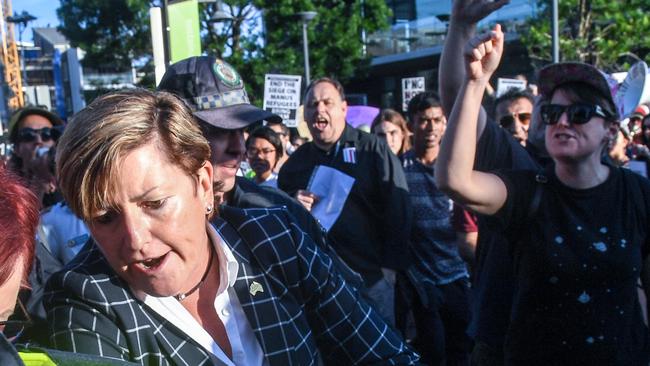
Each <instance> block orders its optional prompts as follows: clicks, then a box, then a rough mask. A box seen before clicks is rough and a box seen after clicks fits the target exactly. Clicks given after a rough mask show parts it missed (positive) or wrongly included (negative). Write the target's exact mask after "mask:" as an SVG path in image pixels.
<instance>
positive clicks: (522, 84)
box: [496, 78, 526, 98]
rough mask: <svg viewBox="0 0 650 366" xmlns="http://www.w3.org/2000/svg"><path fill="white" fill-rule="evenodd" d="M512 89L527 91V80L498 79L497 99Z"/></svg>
mask: <svg viewBox="0 0 650 366" xmlns="http://www.w3.org/2000/svg"><path fill="white" fill-rule="evenodd" d="M510 89H517V90H526V80H519V79H506V78H499V79H497V96H496V97H497V98H498V97H500V96H502V95H503V94H505V93H507V92H508V90H510Z"/></svg>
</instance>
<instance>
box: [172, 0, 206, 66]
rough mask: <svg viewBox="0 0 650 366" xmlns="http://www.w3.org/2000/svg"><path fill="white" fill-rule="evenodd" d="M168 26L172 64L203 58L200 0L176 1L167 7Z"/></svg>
mask: <svg viewBox="0 0 650 366" xmlns="http://www.w3.org/2000/svg"><path fill="white" fill-rule="evenodd" d="M167 24H168V25H169V57H170V60H169V61H170V62H171V63H174V62H177V61H180V60H183V59H186V58H188V57H192V56H201V38H200V34H199V32H200V30H199V24H200V23H199V2H198V0H184V1H176V2H172V3H170V4H169V5H167Z"/></svg>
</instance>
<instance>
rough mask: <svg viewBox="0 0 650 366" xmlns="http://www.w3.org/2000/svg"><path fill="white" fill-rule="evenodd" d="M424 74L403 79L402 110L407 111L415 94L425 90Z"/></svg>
mask: <svg viewBox="0 0 650 366" xmlns="http://www.w3.org/2000/svg"><path fill="white" fill-rule="evenodd" d="M424 86H425V85H424V76H420V77H416V78H405V79H402V110H403V111H404V112H406V111H407V109H408V105H409V102H410V101H411V99H413V97H414V96H416V95H418V94H420V93H422V92H423V91H424Z"/></svg>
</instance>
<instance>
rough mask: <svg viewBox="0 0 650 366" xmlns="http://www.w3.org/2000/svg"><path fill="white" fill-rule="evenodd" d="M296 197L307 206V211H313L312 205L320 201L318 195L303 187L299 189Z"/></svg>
mask: <svg viewBox="0 0 650 366" xmlns="http://www.w3.org/2000/svg"><path fill="white" fill-rule="evenodd" d="M295 197H296V199H297V200H298V202H300V203H301V204H302V205H303V206H305V208H306V209H307V211H311V208H312V206H313V205H315V204H316V203H317V202H318V196H316V195H315V194H313V193H311V192H309V191H306V190H303V189H299V190H298V192H296V196H295Z"/></svg>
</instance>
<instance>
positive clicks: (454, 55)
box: [438, 0, 510, 138]
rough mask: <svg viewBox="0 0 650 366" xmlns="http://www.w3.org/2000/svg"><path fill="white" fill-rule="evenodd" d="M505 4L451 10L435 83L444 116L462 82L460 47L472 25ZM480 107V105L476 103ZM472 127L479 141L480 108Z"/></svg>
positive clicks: (459, 1) (484, 1)
mask: <svg viewBox="0 0 650 366" xmlns="http://www.w3.org/2000/svg"><path fill="white" fill-rule="evenodd" d="M509 2H510V1H509V0H499V1H489V0H478V1H476V0H455V1H454V3H453V5H452V9H451V18H450V20H449V32H448V33H447V38H446V39H445V44H444V48H443V50H442V55H441V56H440V65H439V70H438V79H439V80H438V81H439V85H440V90H439V94H440V100H441V101H442V106H443V110H444V111H445V113H447V115H449V112H450V111H451V109H452V107H453V106H454V101H455V100H456V96H457V95H458V92H459V90H460V86H461V85H462V84H463V80H464V79H465V69H464V68H463V64H462V62H461V60H463V47H464V46H465V44H467V41H469V39H470V38H472V37H473V36H474V33H475V32H476V23H478V22H479V21H480V20H481V19H483V18H485V17H486V16H488V15H490V14H491V13H492V12H493V11H495V10H497V9H499V8H501V7H502V6H504V5H506V4H507V3H509ZM479 105H480V101H479ZM478 118H479V120H478V124H477V127H476V131H477V135H478V137H479V138H480V136H481V134H482V133H483V128H485V123H486V120H487V114H486V113H485V110H484V109H483V108H482V107H481V109H480V113H479V116H478Z"/></svg>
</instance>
